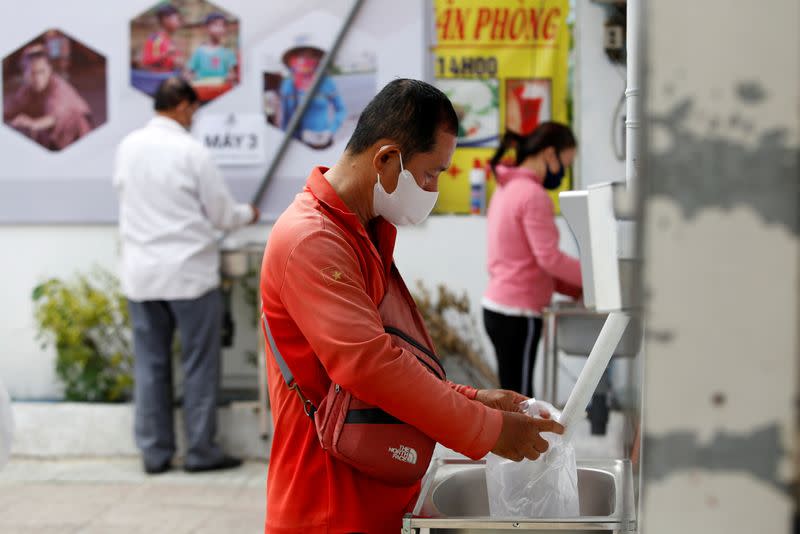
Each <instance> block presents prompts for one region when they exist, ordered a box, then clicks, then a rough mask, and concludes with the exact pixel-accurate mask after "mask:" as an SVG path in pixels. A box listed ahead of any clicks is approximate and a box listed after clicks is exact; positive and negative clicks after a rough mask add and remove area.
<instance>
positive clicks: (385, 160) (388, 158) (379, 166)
mask: <svg viewBox="0 0 800 534" xmlns="http://www.w3.org/2000/svg"><path fill="white" fill-rule="evenodd" d="M399 154H400V149H399V148H398V147H397V145H384V146H382V147H380V148H379V149H378V151H377V152H375V156H374V157H373V158H372V166H373V167H374V168H375V172H377V173H378V174H380V175H381V176H383V175H384V174H385V173H386V172H389V171H390V170H391V169H393V168H394V166H397V167H399V166H400V165H399V159H398V158H399Z"/></svg>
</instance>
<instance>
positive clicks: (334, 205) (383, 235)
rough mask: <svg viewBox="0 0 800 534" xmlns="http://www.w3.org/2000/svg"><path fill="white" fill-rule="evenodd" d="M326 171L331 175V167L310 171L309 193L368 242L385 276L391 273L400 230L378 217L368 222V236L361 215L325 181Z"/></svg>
mask: <svg viewBox="0 0 800 534" xmlns="http://www.w3.org/2000/svg"><path fill="white" fill-rule="evenodd" d="M326 172H328V167H322V166H320V167H315V168H314V170H312V171H311V175H310V176H309V177H308V181H307V182H306V190H307V191H309V192H310V193H311V194H312V195H314V198H316V199H317V200H318V201H319V203H320V204H322V205H323V206H325V207H326V208H327V209H328V210H329V211H331V212H332V215H335V216H336V220H337V221H339V222H340V223H341V225H342V226H343V227H344V228H346V229H347V230H348V232H350V234H352V235H357V236H359V237H361V238H363V239H366V240H367V241H368V242H369V243H370V245H371V246H372V248H373V251H374V252H375V253H376V254H378V256H379V257H380V259H381V261H382V262H383V266H384V269H385V272H386V274H388V273H389V270H390V269H391V266H392V263H393V261H394V245H395V241H396V240H397V228H395V226H394V225H393V224H391V223H390V222H388V221H387V220H386V219H384V218H383V217H376V218H375V219H372V220H371V221H370V222H369V233H367V229H366V228H364V225H363V224H361V220H360V219H359V218H358V215H356V214H355V213H353V212H352V211H351V210H350V208H348V207H347V205H346V204H345V203H344V201H343V200H342V199H341V198H340V197H339V195H338V194H337V193H336V191H335V190H334V189H333V186H331V184H330V182H328V180H327V179H326V178H325V176H324V174H325V173H326ZM370 234H372V235H373V236H374V237H375V239H374V240H373V239H371V238H370ZM376 243H377V248H376Z"/></svg>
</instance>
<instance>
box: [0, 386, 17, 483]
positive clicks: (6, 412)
mask: <svg viewBox="0 0 800 534" xmlns="http://www.w3.org/2000/svg"><path fill="white" fill-rule="evenodd" d="M13 435H14V419H13V417H12V413H11V398H10V397H9V396H8V392H6V388H5V387H3V383H2V382H0V470H2V469H3V467H5V465H6V462H8V457H9V455H10V454H11V438H12V436H13Z"/></svg>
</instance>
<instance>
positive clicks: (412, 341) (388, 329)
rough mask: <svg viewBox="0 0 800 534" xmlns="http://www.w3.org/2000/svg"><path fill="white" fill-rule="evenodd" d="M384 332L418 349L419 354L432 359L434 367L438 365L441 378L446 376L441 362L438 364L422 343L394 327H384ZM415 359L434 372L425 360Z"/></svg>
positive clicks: (437, 360) (436, 359) (433, 355)
mask: <svg viewBox="0 0 800 534" xmlns="http://www.w3.org/2000/svg"><path fill="white" fill-rule="evenodd" d="M384 330H385V331H386V333H387V334H391V335H394V336H397V337H399V338H400V339H402V340H403V341H405V342H406V343H408V344H409V345H411V346H413V347H415V348H417V349H419V350H420V352H423V353H425V354H426V355H427V356H428V357H430V358H431V359H432V360H433V361H434V362H436V365H438V366H439V369H441V371H442V376H446V374H447V373H445V371H444V367H443V366H442V362H440V361H439V358H437V357H436V355H435V354H434V353H433V352H431V350H430V349H428V348H427V347H425V346H424V345H423V344H422V343H420V342H419V341H417V340H416V339H414V338H413V337H411V336H409V335H408V334H406V333H405V332H403V331H402V330H398V329H397V328H395V327H393V326H384ZM417 359H418V360H419V361H420V362H422V364H423V365H425V366H426V367H427V368H428V369H430V370H431V371H434V370H433V369H432V368H431V366H430V365H428V362H426V361H425V360H423V359H422V358H420V357H419V356H417ZM434 374H436V373H435V371H434Z"/></svg>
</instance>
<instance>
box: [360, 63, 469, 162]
mask: <svg viewBox="0 0 800 534" xmlns="http://www.w3.org/2000/svg"><path fill="white" fill-rule="evenodd" d="M439 130H444V131H445V132H447V133H451V134H453V135H456V134H457V133H458V116H457V115H456V111H455V109H453V104H452V103H451V102H450V99H448V98H447V96H446V95H445V94H444V93H443V92H441V91H440V90H439V89H437V88H436V87H434V86H432V85H431V84H429V83H425V82H423V81H419V80H409V79H405V78H401V79H397V80H393V81H391V82H389V84H387V85H386V87H384V88H383V89H381V91H380V92H379V93H378V94H377V95H376V96H375V98H373V99H372V101H371V102H370V103H369V104H367V107H366V108H364V111H363V112H361V116H360V117H359V119H358V124H357V125H356V129H355V132H353V136H352V137H351V138H350V141H349V142H348V143H347V152H348V153H350V154H352V155H358V154H361V153H363V152H364V151H366V150H367V149H368V148H369V147H371V146H372V145H374V144H375V143H377V142H378V141H379V140H380V139H391V140H392V141H394V142H395V143H397V144H398V145H399V146H400V150H401V151H402V153H403V157H404V158H405V159H406V160H408V159H411V157H412V156H414V155H415V154H420V153H425V152H430V151H431V150H433V147H434V145H435V144H436V133H437V132H438V131H439Z"/></svg>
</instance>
